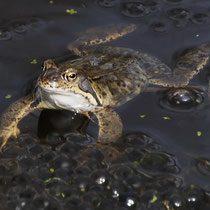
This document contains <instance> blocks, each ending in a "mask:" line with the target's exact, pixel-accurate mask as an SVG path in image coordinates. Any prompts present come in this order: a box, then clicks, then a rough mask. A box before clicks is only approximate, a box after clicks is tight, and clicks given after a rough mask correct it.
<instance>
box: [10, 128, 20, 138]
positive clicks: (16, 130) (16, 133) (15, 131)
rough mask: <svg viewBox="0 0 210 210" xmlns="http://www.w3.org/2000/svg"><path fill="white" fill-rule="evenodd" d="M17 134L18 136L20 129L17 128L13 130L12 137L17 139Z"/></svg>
mask: <svg viewBox="0 0 210 210" xmlns="http://www.w3.org/2000/svg"><path fill="white" fill-rule="evenodd" d="M19 134H20V129H19V128H14V133H13V134H12V136H14V137H15V138H17V137H18V135H19Z"/></svg>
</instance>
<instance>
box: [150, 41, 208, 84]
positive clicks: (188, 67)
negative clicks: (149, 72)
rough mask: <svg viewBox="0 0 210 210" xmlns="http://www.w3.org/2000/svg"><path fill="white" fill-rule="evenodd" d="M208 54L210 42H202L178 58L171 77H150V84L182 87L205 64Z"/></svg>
mask: <svg viewBox="0 0 210 210" xmlns="http://www.w3.org/2000/svg"><path fill="white" fill-rule="evenodd" d="M209 56H210V43H206V44H202V45H200V46H198V47H195V48H193V49H191V50H189V51H188V52H187V53H185V54H184V55H183V56H181V58H180V59H179V60H178V63H177V64H176V67H175V69H174V71H173V76H172V77H170V76H169V77H165V78H159V79H151V83H152V84H157V85H163V86H165V87H183V86H186V85H188V84H189V81H190V80H191V79H192V78H193V77H194V76H195V75H197V74H198V73H199V72H200V71H201V70H202V69H203V68H204V66H205V65H206V64H207V62H208V60H209Z"/></svg>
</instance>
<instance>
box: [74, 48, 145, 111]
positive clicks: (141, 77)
mask: <svg viewBox="0 0 210 210" xmlns="http://www.w3.org/2000/svg"><path fill="white" fill-rule="evenodd" d="M108 49H109V50H111V51H112V53H111V52H110V53H109V52H105V51H104V50H108ZM131 51H132V52H136V51H133V50H130V49H126V48H112V47H104V48H103V49H102V51H100V49H97V50H96V51H94V52H93V53H91V54H89V56H86V57H83V58H81V59H78V60H75V61H74V62H73V64H74V66H76V67H77V68H79V69H80V70H81V71H83V73H84V75H85V76H86V77H87V78H88V80H89V82H90V83H91V86H92V88H93V89H94V91H95V93H96V95H97V97H98V99H99V101H100V103H101V104H102V106H103V107H108V106H109V107H115V106H118V105H121V104H123V103H125V102H126V101H128V100H130V99H132V98H133V97H134V96H136V95H138V94H139V93H140V92H141V90H142V89H143V88H144V87H145V86H146V84H147V75H146V73H145V71H144V69H142V68H141V66H140V63H139V59H138V58H136V57H135V56H133V54H132V53H131Z"/></svg>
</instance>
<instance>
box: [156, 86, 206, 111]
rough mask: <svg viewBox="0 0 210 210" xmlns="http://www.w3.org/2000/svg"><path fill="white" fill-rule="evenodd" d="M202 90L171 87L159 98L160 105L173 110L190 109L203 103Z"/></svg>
mask: <svg viewBox="0 0 210 210" xmlns="http://www.w3.org/2000/svg"><path fill="white" fill-rule="evenodd" d="M203 101H204V97H203V92H202V91H199V90H196V89H184V88H178V89H172V90H169V91H168V92H167V93H166V94H165V95H164V96H163V98H162V99H161V101H160V105H161V106H163V107H164V108H166V109H172V110H175V111H182V110H183V111H191V110H192V109H195V108H197V107H199V106H200V105H201V104H203Z"/></svg>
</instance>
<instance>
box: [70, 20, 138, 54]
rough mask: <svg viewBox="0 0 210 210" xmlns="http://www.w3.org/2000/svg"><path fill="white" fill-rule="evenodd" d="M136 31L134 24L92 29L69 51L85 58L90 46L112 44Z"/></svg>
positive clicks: (72, 44)
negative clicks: (111, 42) (113, 41)
mask: <svg viewBox="0 0 210 210" xmlns="http://www.w3.org/2000/svg"><path fill="white" fill-rule="evenodd" d="M135 29H136V26H135V25H134V24H129V25H128V24H118V25H117V24H110V25H105V26H99V27H95V28H91V29H89V30H87V31H85V32H84V33H83V34H82V35H81V36H80V37H79V38H78V39H76V40H75V41H74V42H73V43H71V44H69V45H68V49H69V50H70V51H73V52H74V53H75V54H76V55H78V56H85V55H87V54H88V49H89V47H90V46H93V45H98V44H103V43H106V42H110V41H112V40H115V39H117V38H119V37H122V36H125V35H126V34H128V33H131V32H133V31H134V30H135Z"/></svg>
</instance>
